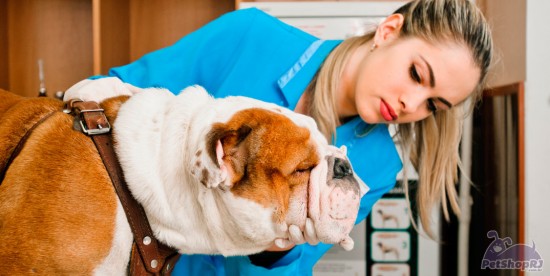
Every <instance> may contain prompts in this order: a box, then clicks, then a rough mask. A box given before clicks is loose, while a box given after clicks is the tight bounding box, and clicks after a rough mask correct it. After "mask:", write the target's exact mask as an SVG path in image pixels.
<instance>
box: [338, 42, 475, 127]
mask: <svg viewBox="0 0 550 276" xmlns="http://www.w3.org/2000/svg"><path fill="white" fill-rule="evenodd" d="M383 38H385V40H382V41H381V40H380V38H379V39H378V41H379V42H380V44H378V43H377V44H378V47H377V48H376V49H374V50H372V51H371V49H370V46H371V45H364V46H361V47H360V48H359V49H357V51H356V52H355V53H354V54H353V56H352V59H351V61H350V62H349V64H348V66H346V69H345V71H344V77H343V90H344V93H343V95H345V96H344V97H342V98H340V99H339V107H340V109H341V111H343V113H342V112H341V113H340V114H344V115H346V114H345V113H346V112H349V113H348V114H347V115H356V114H358V115H359V116H360V117H361V118H362V119H363V120H364V121H365V122H367V123H409V122H415V121H419V120H422V119H424V118H426V117H428V116H430V115H431V114H432V113H433V112H434V111H435V112H437V110H447V109H449V108H451V107H452V106H455V105H457V104H459V103H460V102H462V101H464V100H465V99H466V98H467V97H468V96H469V95H470V93H471V92H472V91H473V90H474V89H475V87H476V85H477V82H478V80H479V77H480V70H479V68H477V66H476V65H475V64H474V63H473V60H472V57H471V56H472V55H471V53H470V50H469V49H468V48H467V47H466V46H463V45H460V44H457V43H451V42H449V43H437V44H431V43H428V42H426V41H424V40H422V39H419V38H405V39H397V36H396V35H395V36H392V35H391V34H390V35H388V36H385V37H383ZM375 41H376V37H375Z"/></svg>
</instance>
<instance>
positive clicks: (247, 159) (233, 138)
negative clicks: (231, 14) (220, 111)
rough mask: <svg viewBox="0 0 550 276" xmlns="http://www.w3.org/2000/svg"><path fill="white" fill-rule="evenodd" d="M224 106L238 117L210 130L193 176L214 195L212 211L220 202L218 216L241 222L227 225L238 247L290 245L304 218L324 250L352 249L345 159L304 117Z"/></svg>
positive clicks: (354, 201)
mask: <svg viewBox="0 0 550 276" xmlns="http://www.w3.org/2000/svg"><path fill="white" fill-rule="evenodd" d="M227 100H228V101H229V102H230V103H227V104H225V106H226V107H227V106H233V107H235V106H239V107H238V108H236V109H237V111H235V112H234V113H232V114H231V115H229V116H228V117H229V118H226V120H224V121H221V122H219V121H218V122H215V123H213V124H212V125H211V126H210V127H209V130H208V132H207V133H205V135H204V137H205V139H204V142H203V143H202V144H201V145H202V146H201V147H199V148H198V149H197V150H196V151H195V155H194V161H193V162H192V164H193V167H192V168H191V171H192V174H193V175H194V177H195V178H196V179H197V181H198V182H199V183H201V186H202V188H203V189H211V190H213V191H215V194H216V198H217V199H216V204H217V205H221V203H220V201H223V202H224V204H225V208H226V209H227V210H226V211H227V212H226V213H225V214H224V215H222V216H223V217H225V218H227V219H228V220H230V221H240V222H246V224H247V225H246V226H243V225H239V223H233V225H234V227H237V228H239V229H238V230H237V231H238V232H239V233H241V234H242V235H244V236H246V237H245V239H244V240H249V241H252V240H253V241H254V243H258V240H261V239H264V240H265V248H267V247H269V245H271V243H272V242H273V240H274V239H275V238H286V237H288V232H287V229H288V226H289V225H291V224H293V225H297V226H299V227H300V228H301V229H303V228H304V225H305V222H306V217H308V216H309V217H311V218H312V220H313V222H314V224H315V228H316V230H317V235H318V236H319V238H320V240H321V241H322V242H325V243H339V244H341V245H342V246H343V247H344V248H346V249H351V248H352V247H353V241H352V240H351V238H350V237H349V232H350V231H351V229H352V227H353V224H354V222H355V219H356V216H357V212H358V208H359V199H360V194H359V185H358V182H357V180H356V179H355V177H354V175H353V171H352V170H351V165H350V164H349V161H348V159H347V158H346V155H345V152H343V151H342V150H340V149H338V148H335V147H333V146H330V145H329V144H328V143H327V141H326V139H325V138H324V136H323V135H322V134H321V133H320V132H319V130H318V129H317V127H316V124H315V122H314V121H313V119H312V118H310V117H307V116H304V115H300V114H297V113H294V112H292V111H289V110H287V109H284V108H281V107H278V106H275V105H271V104H266V103H260V102H258V101H255V100H251V99H243V98H239V99H235V98H233V99H227ZM233 102H234V103H238V104H235V105H232V104H231V103H233ZM248 103H249V104H248ZM205 202H206V201H205ZM249 203H251V204H249ZM210 204H211V203H210ZM203 205H206V204H204V203H203ZM216 212H217V211H216ZM259 217H260V218H259ZM225 240H227V239H225ZM265 248H264V249H265ZM226 249H227V250H228V251H231V249H230V246H228V247H227V248H226ZM221 251H222V254H226V253H228V254H231V252H227V251H226V252H223V250H221Z"/></svg>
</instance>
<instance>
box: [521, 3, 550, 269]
mask: <svg viewBox="0 0 550 276" xmlns="http://www.w3.org/2000/svg"><path fill="white" fill-rule="evenodd" d="M549 10H550V1H540V0H528V1H527V81H526V83H525V166H526V171H525V177H526V179H525V180H526V181H525V182H526V191H525V192H526V200H525V202H526V206H525V211H526V217H525V219H526V225H527V229H526V233H525V243H527V244H531V243H532V242H535V244H536V249H537V251H538V252H539V253H540V255H541V257H542V258H543V259H545V261H546V262H545V267H544V271H550V237H549V236H548V234H549V233H550V220H548V209H549V207H550V204H549V203H548V202H549V199H550V173H549V169H550V143H549V138H550V122H549V119H550V70H549V69H548V68H549V66H550V53H549V52H548V49H550V30H549V29H548V24H547V22H548V11H549ZM546 273H548V272H546ZM526 275H533V276H534V275H541V273H536V272H531V273H526Z"/></svg>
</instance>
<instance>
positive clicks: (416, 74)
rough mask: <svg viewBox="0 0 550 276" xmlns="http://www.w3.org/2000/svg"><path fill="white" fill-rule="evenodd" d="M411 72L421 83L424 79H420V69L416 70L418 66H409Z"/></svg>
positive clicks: (413, 77)
mask: <svg viewBox="0 0 550 276" xmlns="http://www.w3.org/2000/svg"><path fill="white" fill-rule="evenodd" d="M409 73H410V74H411V78H412V79H413V80H414V81H415V82H417V83H421V82H422V79H420V75H419V74H418V71H416V66H414V64H413V65H411V67H410V68H409Z"/></svg>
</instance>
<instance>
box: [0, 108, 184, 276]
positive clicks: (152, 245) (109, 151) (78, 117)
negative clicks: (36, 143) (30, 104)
mask: <svg viewBox="0 0 550 276" xmlns="http://www.w3.org/2000/svg"><path fill="white" fill-rule="evenodd" d="M63 112H65V113H68V114H72V115H74V116H75V123H78V124H77V125H80V130H81V131H82V132H83V133H85V134H86V135H88V136H90V137H91V139H92V140H93V142H94V144H95V145H96V148H97V151H98V152H99V154H100V156H101V159H102V160H103V164H104V165H105V168H106V169H107V172H108V174H109V177H110V178H111V182H112V183H113V187H114V188H115V190H116V193H117V195H118V198H119V200H120V203H121V204H122V207H123V209H124V212H125V213H126V218H127V219H128V223H129V224H130V228H131V229H132V234H133V236H134V242H133V244H132V252H131V256H130V265H129V267H128V269H129V271H128V272H129V275H136V276H142V275H170V274H171V272H172V270H173V268H174V265H175V263H176V262H177V260H178V259H179V257H180V255H179V254H178V253H177V251H176V250H175V249H173V248H171V247H169V246H167V245H165V244H163V243H161V242H159V241H158V240H157V239H156V238H155V236H154V235H153V231H152V230H151V226H150V225H149V221H148V220H147V216H146V215H145V211H144V210H143V206H141V204H139V203H138V202H137V201H136V199H135V198H134V197H133V196H132V194H131V193H130V191H129V190H128V185H127V184H126V181H125V180H124V175H123V173H122V168H121V167H120V164H119V162H118V158H117V156H116V153H115V151H114V148H113V144H112V140H111V126H110V124H109V121H108V120H107V117H106V116H105V114H104V110H103V109H102V108H101V107H100V106H99V104H98V103H96V102H84V101H82V100H71V101H69V102H68V103H66V104H65V108H64V110H63ZM54 113H56V112H50V113H48V114H46V115H45V116H44V117H43V118H42V119H40V120H39V121H37V122H36V123H35V124H34V125H33V126H32V127H31V128H30V129H29V130H27V132H26V133H25V135H24V136H23V137H22V139H21V140H20V141H19V143H18V145H17V147H16V148H15V149H14V150H13V151H12V153H11V155H10V159H8V163H7V164H6V166H5V167H4V168H0V169H1V170H0V183H1V181H2V180H3V176H4V173H5V171H7V168H8V167H9V165H10V163H11V162H12V161H13V160H14V159H15V157H16V156H17V155H18V154H19V151H20V150H21V148H22V147H23V145H24V144H25V141H26V140H27V138H28V137H29V136H30V134H31V133H32V131H33V130H34V129H35V128H36V127H37V126H38V125H40V124H41V123H43V122H44V121H46V120H47V119H48V118H50V117H51V116H52V115H53V114H54Z"/></svg>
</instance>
